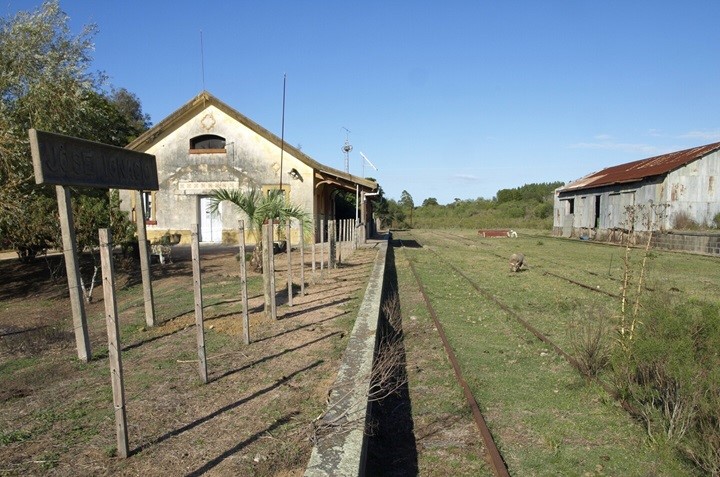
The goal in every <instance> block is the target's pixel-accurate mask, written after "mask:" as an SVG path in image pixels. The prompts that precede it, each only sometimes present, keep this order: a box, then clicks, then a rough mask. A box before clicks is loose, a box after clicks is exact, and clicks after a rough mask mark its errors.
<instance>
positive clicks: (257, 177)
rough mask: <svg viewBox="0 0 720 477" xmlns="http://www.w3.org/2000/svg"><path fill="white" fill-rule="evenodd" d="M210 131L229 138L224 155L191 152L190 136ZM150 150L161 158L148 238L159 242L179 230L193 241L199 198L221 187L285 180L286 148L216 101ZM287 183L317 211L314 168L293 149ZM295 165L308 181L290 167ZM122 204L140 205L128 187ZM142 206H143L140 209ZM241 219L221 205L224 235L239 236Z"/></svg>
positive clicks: (296, 200)
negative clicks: (220, 108)
mask: <svg viewBox="0 0 720 477" xmlns="http://www.w3.org/2000/svg"><path fill="white" fill-rule="evenodd" d="M204 134H213V135H217V136H221V137H223V138H225V141H226V146H225V152H224V153H207V154H196V153H192V154H191V153H190V139H191V138H193V137H197V136H200V135H204ZM145 152H147V153H149V154H153V155H155V157H156V161H157V168H158V179H159V182H160V190H159V191H157V192H156V193H154V194H153V201H154V203H153V211H154V216H153V217H152V218H153V219H154V221H155V222H156V223H155V224H152V223H150V224H148V226H147V229H148V238H149V239H150V240H153V239H155V238H157V237H158V236H161V235H163V234H164V233H165V232H167V231H171V232H179V233H181V234H182V235H183V239H182V241H183V242H187V241H188V240H189V231H190V225H191V224H193V223H198V224H199V223H201V217H200V214H202V213H203V212H204V211H201V210H200V207H199V203H200V200H199V198H200V197H202V196H207V195H209V194H210V193H211V191H212V190H213V189H217V188H240V189H241V190H248V189H249V188H251V187H256V188H258V189H262V187H263V186H266V187H267V186H274V187H277V186H278V184H279V181H280V148H279V147H278V146H276V145H275V144H272V143H271V142H270V141H268V140H267V139H265V138H263V137H261V136H259V135H258V134H256V133H255V132H254V131H252V130H251V129H249V128H248V127H246V126H244V125H243V124H241V123H239V122H238V121H236V120H235V119H234V118H232V117H230V116H228V115H227V114H225V113H224V112H223V111H221V110H219V109H218V108H216V107H215V106H213V105H209V106H208V107H207V108H205V109H203V110H202V111H201V112H200V113H199V114H197V115H196V116H194V117H192V118H191V119H190V120H188V121H187V122H185V123H184V124H182V125H180V126H179V127H177V128H176V129H175V130H173V131H171V132H169V133H168V134H167V135H166V136H165V137H163V138H162V139H161V140H160V141H158V142H157V143H155V144H153V145H152V146H151V147H150V148H149V149H147V150H146V151H145ZM282 162H283V164H282V174H283V177H282V183H283V187H284V188H286V189H287V188H289V190H290V200H291V202H292V203H293V204H295V205H297V206H300V207H302V208H303V209H304V210H305V211H306V212H307V213H308V214H310V215H312V214H313V212H314V211H313V194H314V187H313V170H312V168H311V167H309V166H307V165H306V164H305V163H303V162H302V161H300V160H298V159H297V158H296V157H294V156H293V155H292V154H290V153H288V151H287V150H285V151H284V153H283V158H282ZM291 169H295V170H297V171H298V172H299V174H300V177H301V178H302V180H298V179H294V178H292V177H291V176H290V175H289V174H288V171H290V170H291ZM121 199H122V200H123V202H122V207H123V208H124V209H125V210H131V208H135V204H134V200H133V199H132V197H131V194H130V193H129V192H127V191H123V192H121ZM138 210H139V207H138ZM238 219H246V217H244V214H239V213H237V212H236V210H235V208H234V207H233V206H232V205H231V204H228V203H223V204H221V206H220V219H219V220H220V221H221V224H222V237H223V240H225V241H231V240H235V239H236V229H237V223H238Z"/></svg>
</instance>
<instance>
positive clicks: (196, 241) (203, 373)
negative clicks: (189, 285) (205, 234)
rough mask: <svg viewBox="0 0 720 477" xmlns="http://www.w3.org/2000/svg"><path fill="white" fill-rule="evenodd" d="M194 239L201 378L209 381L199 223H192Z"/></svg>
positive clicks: (196, 322)
mask: <svg viewBox="0 0 720 477" xmlns="http://www.w3.org/2000/svg"><path fill="white" fill-rule="evenodd" d="M190 237H191V239H192V246H191V249H192V268H193V289H194V291H195V333H196V337H197V348H198V364H199V370H200V379H201V380H202V382H203V383H207V382H208V379H207V359H206V357H205V324H204V320H203V296H202V277H201V276H200V238H199V237H198V224H192V225H190Z"/></svg>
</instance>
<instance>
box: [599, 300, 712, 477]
mask: <svg viewBox="0 0 720 477" xmlns="http://www.w3.org/2000/svg"><path fill="white" fill-rule="evenodd" d="M718 316H720V306H718V305H714V304H710V303H705V302H700V301H689V302H685V303H668V302H663V301H662V300H655V303H654V304H653V305H652V306H651V307H650V308H646V309H645V310H643V313H642V316H641V318H640V320H641V322H642V323H643V324H642V325H641V326H640V327H639V328H638V330H637V332H636V336H635V339H634V340H632V341H627V342H626V345H627V346H626V347H625V348H622V349H621V348H620V347H618V349H617V350H616V352H615V353H614V356H613V362H612V363H613V372H614V375H615V382H616V385H617V386H618V391H619V393H620V395H621V396H622V397H623V398H624V399H626V400H627V401H628V402H630V403H631V404H632V405H633V406H634V407H635V408H636V409H638V410H639V413H640V416H639V417H641V418H642V419H643V420H644V421H645V424H646V426H647V431H648V435H649V436H650V437H651V438H652V439H658V438H662V439H663V440H665V441H667V442H669V443H671V444H673V445H674V446H676V447H677V448H678V449H679V450H680V451H681V452H683V453H684V454H685V455H686V456H688V458H690V459H691V460H693V461H694V462H695V463H696V465H697V466H698V467H699V468H700V469H702V470H703V471H704V472H707V473H709V474H711V475H717V471H718V470H719V469H720V452H718V450H717V449H718V447H712V446H713V445H715V444H717V443H720V391H718V389H717V383H718V382H720V355H718V353H717V350H718V349H720V320H718ZM708 443H710V445H708Z"/></svg>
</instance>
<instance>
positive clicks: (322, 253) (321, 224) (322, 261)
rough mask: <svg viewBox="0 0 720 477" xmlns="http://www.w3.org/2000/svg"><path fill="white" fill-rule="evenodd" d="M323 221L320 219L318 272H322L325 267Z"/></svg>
mask: <svg viewBox="0 0 720 477" xmlns="http://www.w3.org/2000/svg"><path fill="white" fill-rule="evenodd" d="M324 252H325V219H320V271H321V272H322V270H323V267H324V266H325V265H324V263H325V257H324Z"/></svg>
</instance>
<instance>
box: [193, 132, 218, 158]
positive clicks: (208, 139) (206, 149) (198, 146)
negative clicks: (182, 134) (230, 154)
mask: <svg viewBox="0 0 720 477" xmlns="http://www.w3.org/2000/svg"><path fill="white" fill-rule="evenodd" d="M224 152H225V138H224V137H221V136H216V135H214V134H203V135H201V136H195V137H194V138H192V139H190V153H191V154H218V153H224Z"/></svg>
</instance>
